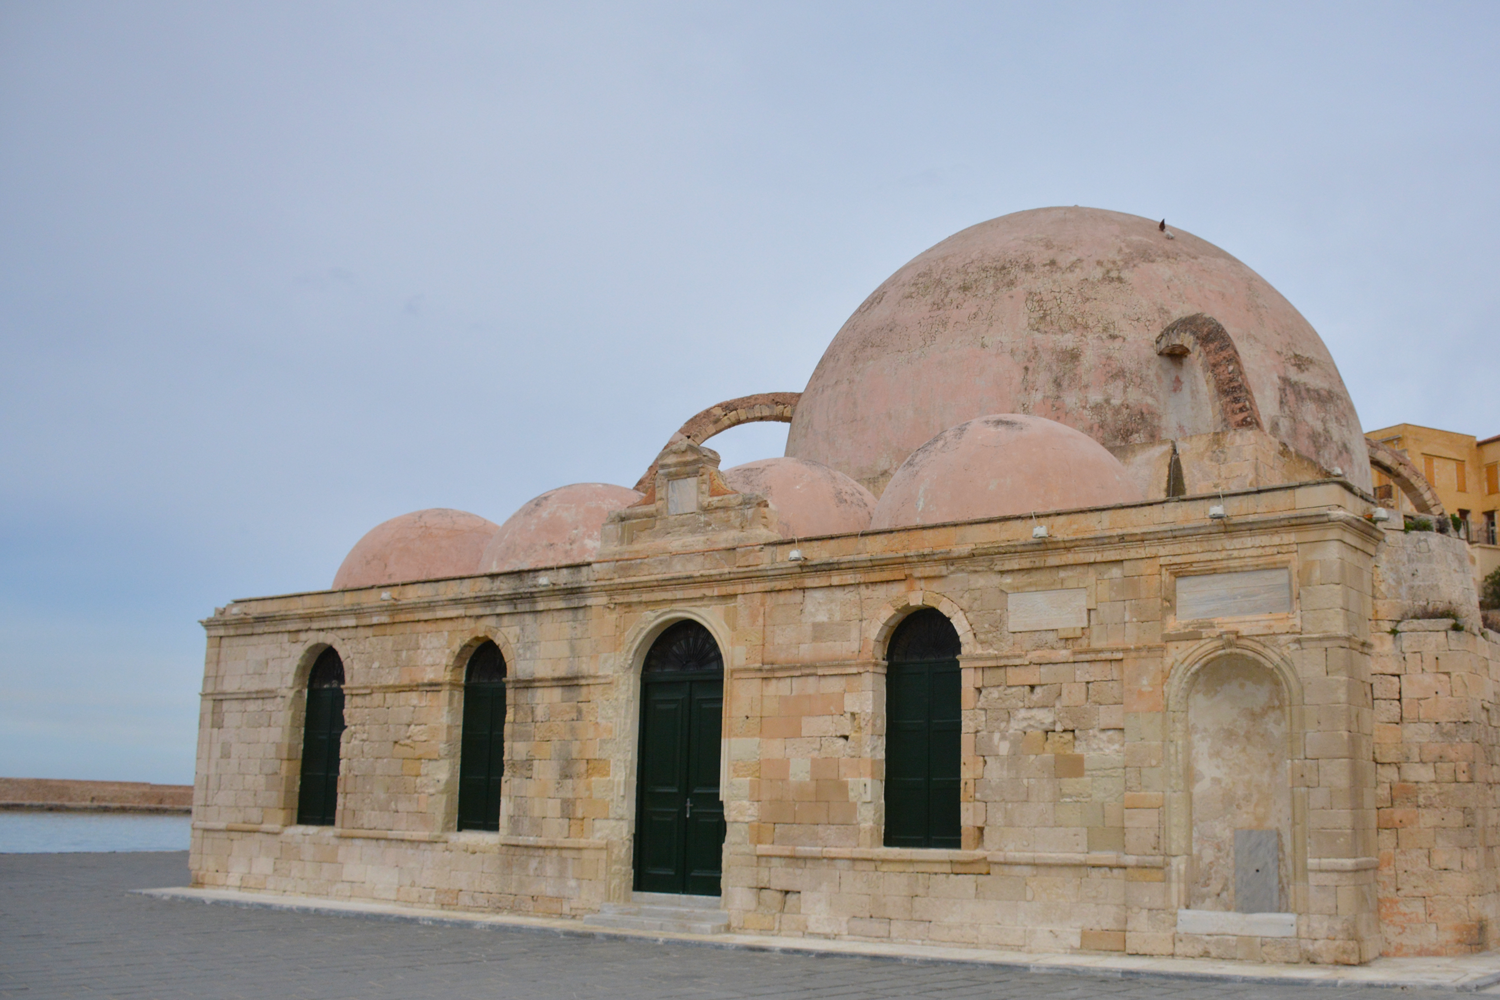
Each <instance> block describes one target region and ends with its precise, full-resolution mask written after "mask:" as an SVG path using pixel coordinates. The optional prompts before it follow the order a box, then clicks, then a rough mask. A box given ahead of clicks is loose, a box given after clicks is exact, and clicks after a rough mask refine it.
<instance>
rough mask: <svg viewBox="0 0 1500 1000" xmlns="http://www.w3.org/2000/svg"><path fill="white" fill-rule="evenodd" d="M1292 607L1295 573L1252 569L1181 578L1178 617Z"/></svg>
mask: <svg viewBox="0 0 1500 1000" xmlns="http://www.w3.org/2000/svg"><path fill="white" fill-rule="evenodd" d="M1291 610H1292V573H1291V571H1290V570H1288V569H1286V568H1285V567H1282V568H1279V569H1252V570H1247V571H1245V572H1242V573H1208V574H1205V575H1203V576H1179V577H1178V578H1177V620H1178V621H1191V620H1194V619H1198V618H1233V617H1235V616H1238V615H1274V614H1285V613H1287V612H1289V611H1291Z"/></svg>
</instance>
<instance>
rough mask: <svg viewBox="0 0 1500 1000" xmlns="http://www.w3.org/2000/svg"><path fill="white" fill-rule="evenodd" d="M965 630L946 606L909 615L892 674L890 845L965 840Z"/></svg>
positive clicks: (895, 640) (889, 666)
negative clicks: (960, 664) (961, 662)
mask: <svg viewBox="0 0 1500 1000" xmlns="http://www.w3.org/2000/svg"><path fill="white" fill-rule="evenodd" d="M958 654H959V640H958V631H957V630H956V629H955V628H954V627H953V623H952V622H950V621H949V620H948V619H947V618H946V617H945V616H944V615H943V613H942V612H941V611H938V610H936V609H935V608H923V609H922V610H920V611H916V612H914V613H912V614H911V615H909V616H908V617H907V618H906V620H905V621H903V622H902V623H901V624H900V625H899V626H898V627H897V628H896V632H895V634H894V635H892V636H891V642H890V646H889V654H888V655H887V657H886V674H885V718H886V723H885V845H886V846H887V847H954V848H956V847H959V846H960V841H961V840H962V830H961V825H960V820H959V807H958V804H959V776H960V775H959V769H960V759H961V757H962V734H963V724H962V723H963V714H962V701H963V699H962V697H961V682H960V677H961V675H960V673H959V667H958Z"/></svg>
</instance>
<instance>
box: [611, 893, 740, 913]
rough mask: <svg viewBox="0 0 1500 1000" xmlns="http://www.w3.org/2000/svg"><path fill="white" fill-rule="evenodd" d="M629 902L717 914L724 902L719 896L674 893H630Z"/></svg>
mask: <svg viewBox="0 0 1500 1000" xmlns="http://www.w3.org/2000/svg"><path fill="white" fill-rule="evenodd" d="M630 902H632V903H641V904H645V905H649V906H676V907H679V908H682V909H687V908H691V909H694V910H708V911H709V912H711V913H718V912H720V911H721V910H722V909H723V906H724V900H723V899H722V898H721V897H719V896H687V895H681V894H679V893H675V892H632V893H631V894H630Z"/></svg>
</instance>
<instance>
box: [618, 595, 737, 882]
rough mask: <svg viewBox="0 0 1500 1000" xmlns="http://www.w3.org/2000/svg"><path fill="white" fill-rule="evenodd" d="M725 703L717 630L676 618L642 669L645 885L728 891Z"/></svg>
mask: <svg viewBox="0 0 1500 1000" xmlns="http://www.w3.org/2000/svg"><path fill="white" fill-rule="evenodd" d="M705 640H706V643H705ZM723 707H724V679H723V661H722V660H721V659H720V658H719V653H718V647H717V645H715V644H714V643H713V638H712V636H710V635H709V634H708V631H707V629H704V628H703V626H701V625H698V624H697V623H696V622H679V623H678V624H677V625H674V626H672V627H671V628H669V629H668V630H667V631H666V632H665V633H663V634H662V637H661V639H658V640H657V642H656V644H655V645H654V646H653V647H652V651H651V653H650V654H648V655H647V662H646V670H645V671H644V673H643V674H642V682H641V741H640V762H639V765H638V769H637V774H638V778H637V784H638V789H639V794H638V803H637V809H636V844H635V855H636V877H635V887H636V888H637V889H640V890H642V891H644V892H673V893H686V894H690V895H700V896H717V895H719V893H720V882H721V880H722V876H723V872H722V868H723V855H724V830H725V827H724V804H723V802H722V801H721V800H720V798H719V744H720V742H721V739H720V738H721V735H722V730H721V723H720V719H721V717H722V715H723Z"/></svg>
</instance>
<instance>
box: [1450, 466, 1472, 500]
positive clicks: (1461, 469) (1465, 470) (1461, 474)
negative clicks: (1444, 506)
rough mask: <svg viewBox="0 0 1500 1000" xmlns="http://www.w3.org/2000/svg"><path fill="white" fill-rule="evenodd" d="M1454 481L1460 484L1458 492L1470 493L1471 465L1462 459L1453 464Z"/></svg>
mask: <svg viewBox="0 0 1500 1000" xmlns="http://www.w3.org/2000/svg"><path fill="white" fill-rule="evenodd" d="M1453 479H1454V482H1456V483H1457V484H1458V492H1460V493H1467V492H1469V463H1468V462H1465V461H1463V460H1462V459H1460V460H1458V461H1456V462H1454V463H1453Z"/></svg>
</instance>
